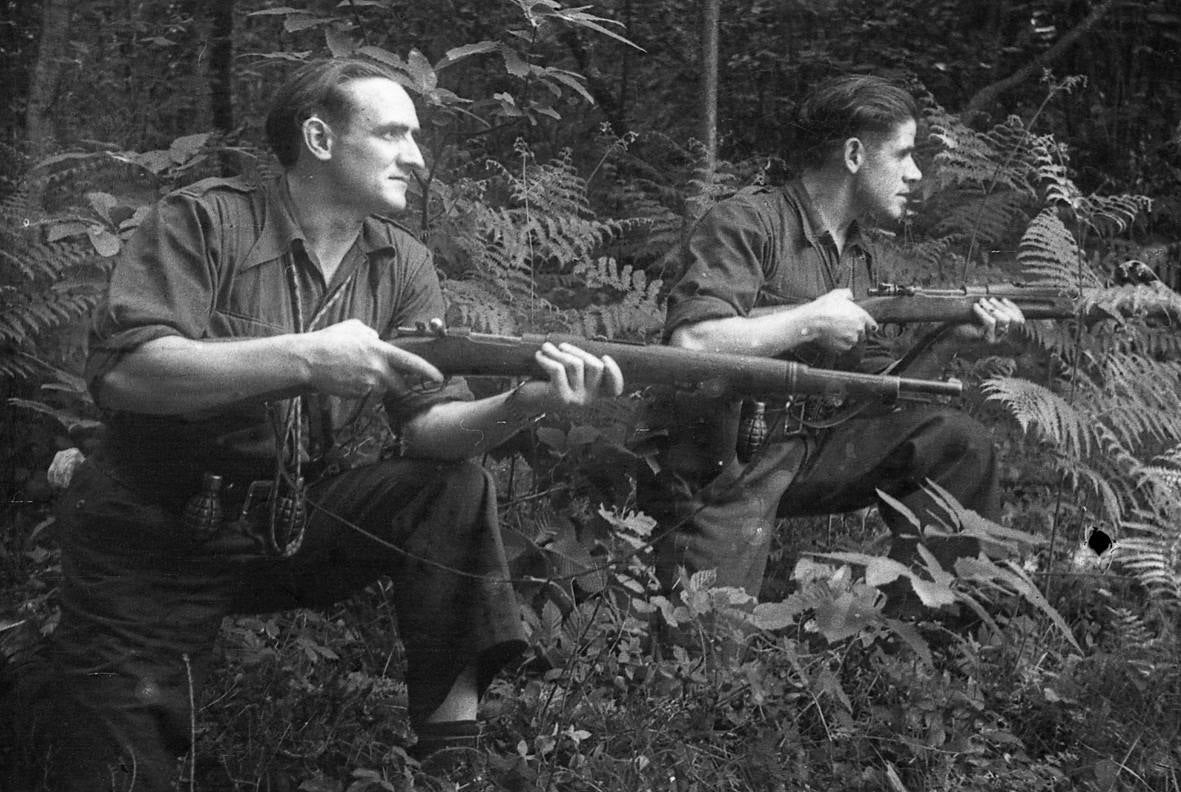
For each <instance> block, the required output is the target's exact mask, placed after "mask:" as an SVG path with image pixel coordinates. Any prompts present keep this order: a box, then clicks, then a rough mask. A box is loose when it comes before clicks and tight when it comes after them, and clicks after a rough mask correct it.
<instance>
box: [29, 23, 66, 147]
mask: <svg viewBox="0 0 1181 792" xmlns="http://www.w3.org/2000/svg"><path fill="white" fill-rule="evenodd" d="M69 31H70V2H69V0H45V2H44V3H43V4H42V6H41V40H40V41H39V42H38V44H37V56H36V60H34V61H33V67H32V68H31V69H30V70H29V104H28V108H27V109H26V111H25V139H26V140H27V141H28V144H29V152H30V154H31V155H32V156H33V157H34V158H37V157H40V156H43V155H44V154H45V153H46V152H47V151H49V150H50V149H51V148H52V147H53V143H54V141H55V139H56V137H57V136H56V135H55V133H54V125H53V118H52V117H51V115H50V109H51V107H52V105H53V97H54V94H55V93H56V92H57V86H58V76H59V74H60V73H61V65H62V53H63V52H64V51H65V48H66V37H67V36H68V35H69Z"/></svg>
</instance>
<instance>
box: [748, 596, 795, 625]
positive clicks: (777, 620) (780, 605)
mask: <svg viewBox="0 0 1181 792" xmlns="http://www.w3.org/2000/svg"><path fill="white" fill-rule="evenodd" d="M803 610H804V609H803V607H802V606H801V605H800V603H799V602H798V601H794V602H793V601H792V600H790V599H789V600H784V601H783V602H760V603H759V604H758V605H755V609H754V612H753V614H752V615H751V621H752V622H754V624H755V626H756V627H758V628H759V629H762V630H771V631H774V630H782V629H784V628H786V627H790V626H791V625H793V624H795V621H796V617H798V616H799V615H800V613H801V612H803Z"/></svg>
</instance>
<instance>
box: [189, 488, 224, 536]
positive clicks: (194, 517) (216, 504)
mask: <svg viewBox="0 0 1181 792" xmlns="http://www.w3.org/2000/svg"><path fill="white" fill-rule="evenodd" d="M182 519H183V520H184V525H185V528H187V529H188V531H189V533H190V534H192V536H193V537H194V538H196V539H197V540H199V541H202V542H204V541H206V540H208V539H211V538H213V535H214V534H216V533H217V532H218V529H220V528H221V520H222V513H221V476H215V475H214V474H212V473H206V474H205V475H204V476H203V477H202V479H201V491H200V492H198V493H197V494H196V495H194V496H193V497H191V498H189V500H188V502H187V503H186V504H185V509H184V514H183V517H182Z"/></svg>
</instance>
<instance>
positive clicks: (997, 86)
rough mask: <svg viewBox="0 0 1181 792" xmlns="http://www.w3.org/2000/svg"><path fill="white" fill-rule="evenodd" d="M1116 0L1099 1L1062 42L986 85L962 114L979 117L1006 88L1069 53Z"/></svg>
mask: <svg viewBox="0 0 1181 792" xmlns="http://www.w3.org/2000/svg"><path fill="white" fill-rule="evenodd" d="M1115 3H1116V0H1103V2H1102V3H1100V4H1099V5H1097V6H1095V7H1094V8H1093V9H1092V10H1091V13H1089V14H1087V16H1086V18H1085V19H1084V20H1083V21H1082V22H1079V23H1078V25H1077V26H1076V27H1075V28H1073V29H1072V30H1069V31H1067V32H1066V34H1065V35H1063V36H1062V38H1060V39H1058V40H1057V41H1055V42H1054V45H1053V46H1052V47H1050V48H1049V49H1048V50H1046V51H1045V52H1043V53H1042V54H1041V55H1039V56H1037V57H1036V58H1034V59H1033V60H1031V61H1030V62H1029V63H1027V64H1025V65H1024V66H1022V67H1021V68H1020V69H1018V70H1017V71H1015V72H1013V73H1012V74H1010V75H1009V76H1008V77H1005V78H1004V79H1003V80H997V81H996V82H994V83H992V84H991V85H986V86H984V87H983V88H981V89H980V90H979V91H977V92H976V95H975V96H973V97H972V98H971V99H969V100H968V104H967V106H965V107H964V110H963V114H964V115H970V114H972V113H981V112H984V110H985V109H986V108H987V107H988V106H989V105H990V104H992V103H993V102H994V101H995V100H996V98H997V97H998V96H1000V95H1001V94H1002V93H1004V92H1005V91H1007V90H1009V89H1010V88H1014V87H1016V86H1018V85H1020V84H1021V83H1023V82H1025V81H1026V80H1028V79H1029V78H1030V77H1032V76H1033V75H1035V74H1037V73H1038V72H1040V71H1041V70H1042V69H1043V68H1045V67H1046V66H1047V65H1048V64H1050V63H1053V62H1054V61H1055V60H1057V59H1058V58H1059V57H1061V55H1062V53H1064V52H1066V51H1067V50H1068V49H1070V48H1071V47H1072V46H1074V44H1075V43H1076V42H1077V41H1078V40H1079V39H1080V38H1082V37H1083V35H1085V34H1086V33H1087V32H1088V31H1089V30H1090V29H1091V28H1093V27H1094V26H1095V25H1096V24H1097V23H1098V22H1099V20H1100V19H1102V18H1103V16H1104V15H1105V14H1106V13H1107V12H1108V11H1110V10H1111V9H1112V8H1113V7H1114V6H1115Z"/></svg>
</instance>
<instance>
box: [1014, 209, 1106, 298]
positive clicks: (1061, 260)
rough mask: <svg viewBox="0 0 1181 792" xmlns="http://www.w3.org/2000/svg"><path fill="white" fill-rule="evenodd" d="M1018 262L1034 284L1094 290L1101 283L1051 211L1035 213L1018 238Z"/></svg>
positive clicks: (1072, 236)
mask: <svg viewBox="0 0 1181 792" xmlns="http://www.w3.org/2000/svg"><path fill="white" fill-rule="evenodd" d="M1017 260H1018V261H1019V262H1020V263H1021V266H1022V268H1023V270H1024V272H1025V274H1026V277H1027V278H1029V279H1030V280H1032V281H1033V282H1034V283H1038V284H1045V285H1053V286H1059V287H1076V286H1081V287H1092V288H1093V287H1096V286H1101V285H1102V280H1101V279H1100V278H1099V277H1098V276H1097V275H1096V274H1095V273H1094V272H1093V271H1092V270H1091V269H1090V267H1088V266H1084V265H1082V264H1080V262H1083V261H1084V260H1085V259H1084V256H1083V253H1082V251H1081V250H1080V248H1079V246H1078V242H1077V241H1076V240H1075V237H1074V234H1072V233H1071V232H1070V229H1068V228H1067V227H1066V224H1065V223H1063V222H1062V219H1061V218H1060V217H1059V216H1058V213H1057V212H1055V211H1054V210H1053V209H1052V208H1050V209H1044V210H1042V211H1041V212H1039V213H1038V215H1037V216H1036V217H1035V218H1034V219H1033V222H1031V223H1030V224H1029V228H1027V229H1026V230H1025V234H1024V235H1023V236H1022V238H1021V247H1020V249H1019V250H1018V252H1017Z"/></svg>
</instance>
